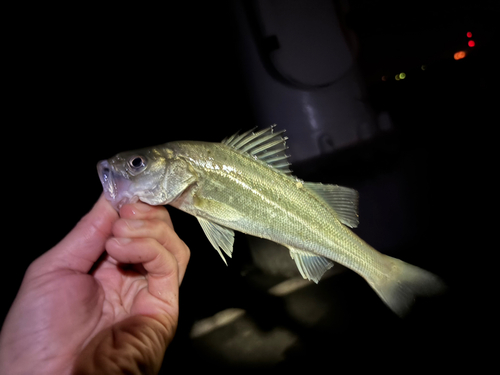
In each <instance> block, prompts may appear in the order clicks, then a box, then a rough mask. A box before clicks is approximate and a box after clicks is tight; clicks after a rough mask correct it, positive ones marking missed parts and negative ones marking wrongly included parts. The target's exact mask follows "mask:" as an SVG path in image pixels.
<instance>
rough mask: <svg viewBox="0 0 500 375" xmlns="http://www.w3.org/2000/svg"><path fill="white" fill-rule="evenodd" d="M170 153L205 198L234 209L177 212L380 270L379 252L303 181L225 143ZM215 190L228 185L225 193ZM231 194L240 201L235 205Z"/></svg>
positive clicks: (361, 269)
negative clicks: (193, 175) (186, 163)
mask: <svg viewBox="0 0 500 375" xmlns="http://www.w3.org/2000/svg"><path fill="white" fill-rule="evenodd" d="M170 148H171V149H173V150H174V151H175V152H176V153H177V155H178V156H179V157H181V158H185V159H186V160H190V161H191V162H192V166H193V167H194V168H195V170H196V172H197V174H198V176H199V178H200V180H201V181H203V182H201V183H200V187H199V190H202V194H203V197H205V198H207V199H211V200H215V201H217V202H220V203H222V204H223V205H225V206H227V208H230V210H228V213H227V214H224V213H220V215H207V213H206V212H199V210H197V209H196V207H189V205H190V202H183V204H177V206H178V208H180V209H182V210H184V211H187V212H189V213H192V214H193V215H195V216H197V215H198V216H204V217H205V218H206V219H208V220H211V221H213V222H216V223H218V224H220V225H223V226H227V227H231V228H232V229H235V230H238V231H240V232H243V233H247V234H250V235H253V236H258V237H262V238H266V239H269V240H271V241H274V242H277V243H280V244H282V245H284V246H292V247H294V248H300V249H303V250H307V251H310V252H312V253H314V254H316V255H320V256H323V257H326V258H329V259H331V260H333V261H336V262H338V263H341V264H343V265H345V266H346V267H348V268H351V269H354V270H356V271H357V272H358V273H362V274H363V276H365V275H367V274H368V273H369V272H376V271H377V270H378V269H380V268H375V267H374V266H373V265H374V264H376V263H377V262H376V260H375V258H376V257H377V256H378V252H377V253H375V250H374V249H373V248H371V247H369V246H368V245H367V244H366V243H365V242H364V241H362V240H361V239H359V237H357V236H356V235H355V234H354V233H353V232H351V231H349V230H348V229H347V228H345V227H344V226H343V224H341V223H340V221H339V220H338V219H337V218H336V215H335V212H333V210H332V209H331V208H330V207H329V206H328V205H327V204H326V203H324V202H321V201H320V200H318V199H317V198H316V197H314V196H313V195H312V194H310V193H309V192H308V190H307V189H305V188H304V186H303V185H302V184H301V182H300V180H298V179H295V178H293V177H290V176H287V175H284V174H282V173H280V172H279V171H276V170H274V169H271V168H269V167H268V166H267V165H265V164H264V163H256V162H255V160H254V159H253V158H251V157H250V156H248V155H245V154H243V153H239V152H237V150H234V149H232V148H231V147H229V146H226V145H223V144H214V143H212V144H210V143H204V142H190V141H186V142H176V143H175V144H174V145H172V144H170ZM216 160H220V162H216ZM227 171H229V172H227ZM298 185H299V186H301V187H298ZM213 186H225V189H224V190H223V191H222V190H219V189H214V188H212V187H213ZM231 195H236V196H238V197H241V198H240V199H237V200H236V201H235V200H234V199H233V200H231V199H229V197H230V196H231ZM179 203H180V202H179ZM234 210H236V211H238V212H241V218H239V219H238V220H234V217H232V215H234V214H233V212H234ZM275 210H278V211H279V212H281V213H282V215H278V218H276V215H270V212H273V211H275ZM271 216H274V217H271ZM269 218H271V219H269ZM265 232H268V233H269V234H265ZM370 252H372V253H370ZM359 253H362V254H363V256H359Z"/></svg>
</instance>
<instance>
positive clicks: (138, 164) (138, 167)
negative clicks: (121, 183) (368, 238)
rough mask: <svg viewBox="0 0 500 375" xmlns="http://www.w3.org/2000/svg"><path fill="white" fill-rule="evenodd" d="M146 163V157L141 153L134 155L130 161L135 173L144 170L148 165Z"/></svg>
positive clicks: (129, 163)
mask: <svg viewBox="0 0 500 375" xmlns="http://www.w3.org/2000/svg"><path fill="white" fill-rule="evenodd" d="M146 164H147V160H146V158H145V157H143V156H140V155H135V156H132V157H131V158H130V159H129V161H128V165H129V167H130V169H131V171H132V172H135V173H138V172H142V170H143V169H144V168H145V167H146Z"/></svg>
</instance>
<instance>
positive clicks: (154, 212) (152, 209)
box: [120, 202, 174, 229]
mask: <svg viewBox="0 0 500 375" xmlns="http://www.w3.org/2000/svg"><path fill="white" fill-rule="evenodd" d="M120 217H122V218H123V219H137V220H148V219H159V220H162V221H164V222H166V223H167V224H168V226H169V227H170V228H172V229H173V228H174V225H173V224H172V219H170V215H169V213H168V211H167V209H166V208H165V206H150V205H149V204H146V203H142V202H137V203H131V204H126V205H124V206H123V207H122V208H121V209H120Z"/></svg>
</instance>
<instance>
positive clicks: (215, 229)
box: [197, 217, 234, 266]
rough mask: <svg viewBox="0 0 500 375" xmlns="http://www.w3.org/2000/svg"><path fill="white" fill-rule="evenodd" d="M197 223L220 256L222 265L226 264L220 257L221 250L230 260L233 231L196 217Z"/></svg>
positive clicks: (222, 256)
mask: <svg viewBox="0 0 500 375" xmlns="http://www.w3.org/2000/svg"><path fill="white" fill-rule="evenodd" d="M197 219H198V221H199V222H200V224H201V227H202V228H203V231H204V232H205V234H206V236H207V238H208V240H209V241H210V243H211V244H212V246H213V247H214V248H215V250H217V252H218V253H219V255H220V256H221V258H222V260H223V261H224V263H226V266H227V262H226V259H225V258H224V255H222V252H221V249H222V250H223V251H224V253H226V255H227V256H228V257H229V258H231V257H232V255H233V243H234V231H233V230H231V229H228V228H225V227H223V226H220V225H218V224H215V223H212V222H211V221H208V220H205V219H203V218H201V217H197Z"/></svg>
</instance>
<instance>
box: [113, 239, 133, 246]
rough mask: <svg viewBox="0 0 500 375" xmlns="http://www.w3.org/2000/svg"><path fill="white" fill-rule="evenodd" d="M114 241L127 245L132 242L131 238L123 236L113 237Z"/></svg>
mask: <svg viewBox="0 0 500 375" xmlns="http://www.w3.org/2000/svg"><path fill="white" fill-rule="evenodd" d="M115 241H116V242H118V245H127V244H129V243H130V242H132V239H131V238H128V237H123V238H115Z"/></svg>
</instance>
